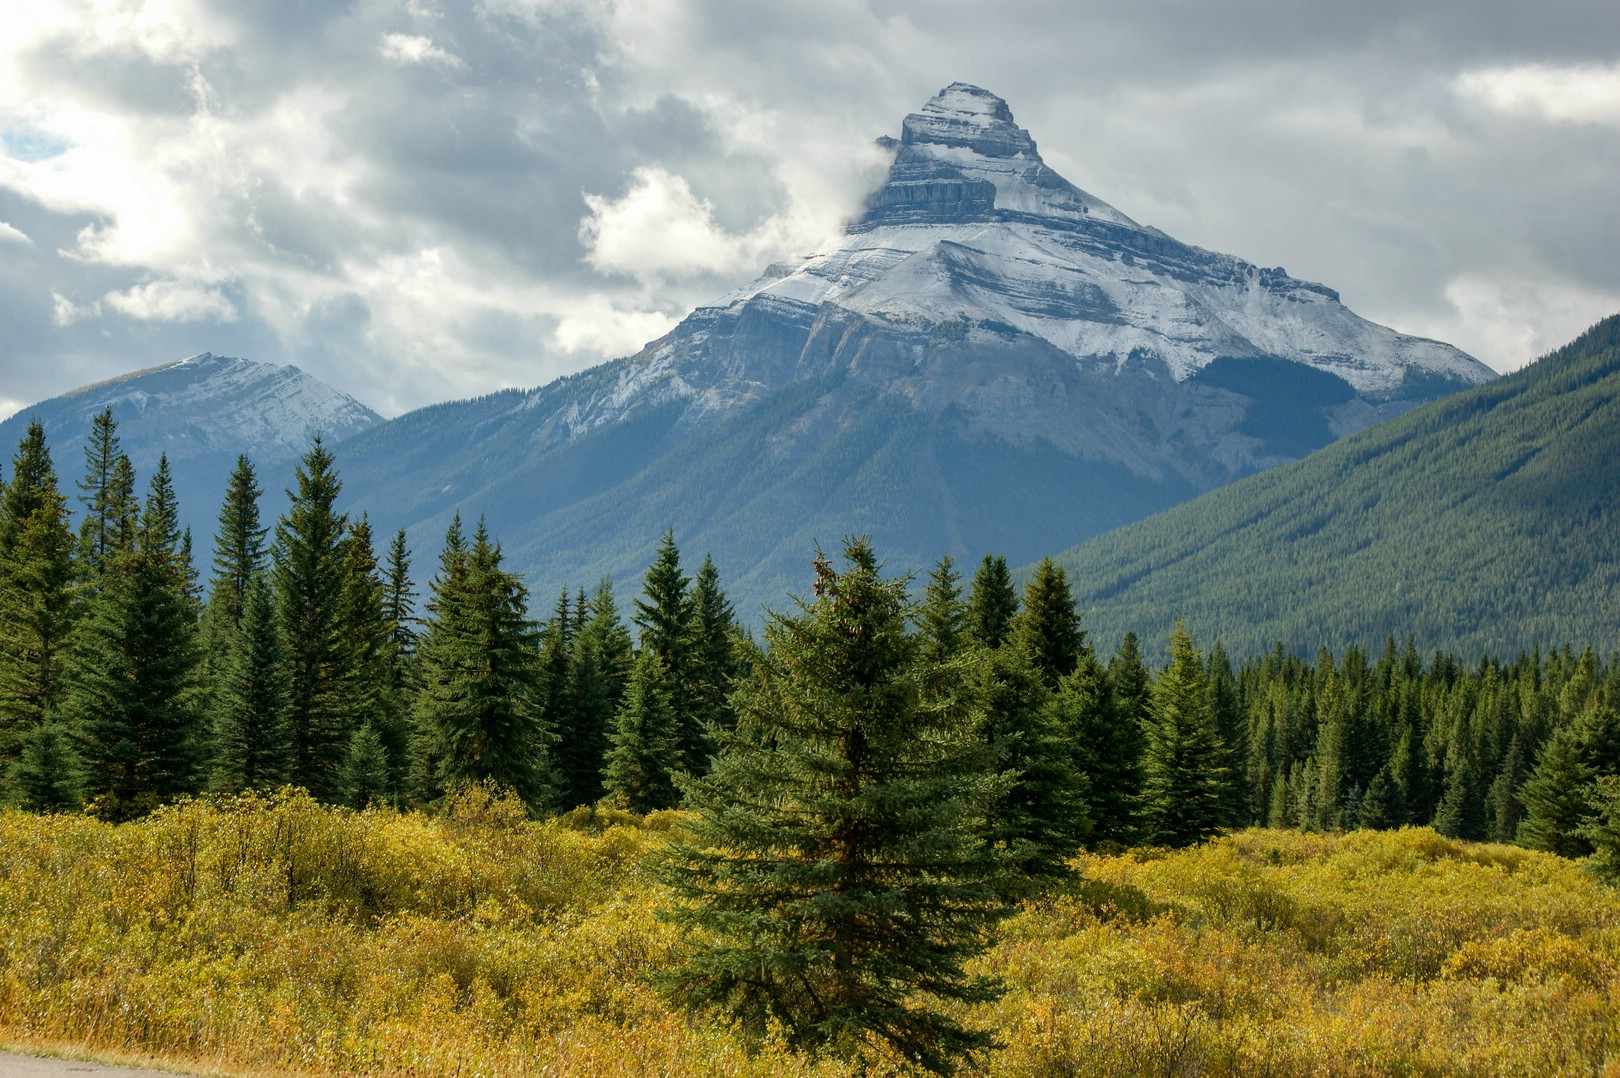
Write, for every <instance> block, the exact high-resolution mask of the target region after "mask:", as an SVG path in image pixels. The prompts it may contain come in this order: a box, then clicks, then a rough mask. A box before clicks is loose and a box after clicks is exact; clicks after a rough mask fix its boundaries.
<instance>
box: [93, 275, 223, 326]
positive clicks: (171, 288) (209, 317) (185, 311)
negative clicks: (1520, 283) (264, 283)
mask: <svg viewBox="0 0 1620 1078" xmlns="http://www.w3.org/2000/svg"><path fill="white" fill-rule="evenodd" d="M103 301H104V302H105V303H106V304H107V306H109V307H111V308H112V309H113V310H115V311H118V312H120V313H122V314H126V315H128V316H129V317H131V318H139V319H141V320H142V321H146V322H234V321H236V319H237V317H238V314H237V310H236V305H235V304H233V303H232V302H231V301H230V300H229V299H227V298H225V296H223V295H221V294H220V292H219V291H218V290H217V289H213V288H203V287H199V286H197V285H194V284H187V283H185V282H183V281H148V282H147V283H145V284H139V285H136V286H135V287H133V288H130V289H127V290H125V291H123V292H109V293H107V295H106V296H104V297H103Z"/></svg>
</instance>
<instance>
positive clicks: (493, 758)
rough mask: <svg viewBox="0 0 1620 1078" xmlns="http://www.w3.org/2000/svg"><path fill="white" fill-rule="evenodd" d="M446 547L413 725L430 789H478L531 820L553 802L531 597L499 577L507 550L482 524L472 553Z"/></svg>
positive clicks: (454, 534)
mask: <svg viewBox="0 0 1620 1078" xmlns="http://www.w3.org/2000/svg"><path fill="white" fill-rule="evenodd" d="M451 527H452V530H451V533H450V534H449V535H448V536H447V537H446V542H445V554H444V556H443V558H442V559H441V565H442V566H443V569H442V571H441V573H440V575H439V576H438V577H437V578H435V580H434V582H433V589H432V598H430V599H429V600H428V604H427V609H428V615H429V617H428V623H427V631H426V632H425V633H424V634H423V636H422V641H421V648H420V658H421V673H422V687H421V690H420V692H419V693H418V695H417V697H416V702H415V708H414V717H415V721H416V725H417V727H418V728H419V729H420V730H421V731H422V732H423V736H424V739H425V745H424V748H425V756H426V759H427V762H428V764H429V767H430V769H431V774H430V780H431V782H432V784H433V786H434V787H436V788H437V789H440V790H443V791H446V792H453V791H455V790H456V789H458V788H460V787H464V786H468V785H471V784H474V783H479V782H486V781H487V782H493V783H495V784H497V785H499V786H504V787H508V788H510V789H511V790H512V791H513V792H515V793H516V794H517V795H518V797H519V798H521V799H522V800H523V803H524V804H525V805H527V806H528V807H529V809H530V811H532V812H539V811H542V810H543V809H545V808H548V807H549V806H550V804H551V802H552V801H553V799H554V796H555V792H556V791H555V786H554V780H553V774H552V770H551V762H550V758H549V755H548V754H549V750H550V742H551V731H550V730H548V729H547V728H546V727H545V724H544V721H543V718H542V715H541V712H540V707H539V701H538V700H537V699H536V697H537V694H538V688H539V680H540V663H539V648H538V641H537V636H538V630H537V629H536V627H535V625H534V623H533V622H532V621H530V620H529V616H528V608H527V599H528V595H527V592H526V590H525V589H524V587H523V585H522V583H521V582H520V581H519V580H518V578H517V577H516V576H515V575H514V574H512V573H509V572H507V571H506V570H504V569H502V568H501V561H502V554H501V549H500V546H499V545H498V544H496V543H494V542H493V541H492V540H491V539H490V537H489V533H488V531H487V529H486V528H485V526H484V523H483V521H479V524H478V530H477V531H476V532H475V533H474V536H473V542H472V546H471V547H470V548H466V549H457V548H458V546H459V544H460V542H461V539H460V534H459V531H460V529H459V522H457V523H456V524H453V525H452V526H451Z"/></svg>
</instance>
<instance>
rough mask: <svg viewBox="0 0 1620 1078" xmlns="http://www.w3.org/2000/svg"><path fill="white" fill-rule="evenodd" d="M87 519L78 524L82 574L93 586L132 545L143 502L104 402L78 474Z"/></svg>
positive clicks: (113, 421) (98, 585) (96, 584)
mask: <svg viewBox="0 0 1620 1078" xmlns="http://www.w3.org/2000/svg"><path fill="white" fill-rule="evenodd" d="M79 501H80V503H82V504H83V506H84V519H83V521H82V522H81V523H80V525H79V540H78V572H79V580H80V582H81V583H82V584H84V585H85V586H86V587H87V588H89V589H90V590H94V589H96V588H98V587H100V581H101V578H102V577H103V576H104V575H106V572H107V568H108V566H109V564H110V563H111V562H112V559H113V558H114V557H115V556H116V554H117V553H118V552H120V551H122V550H126V549H128V547H129V544H130V542H131V539H132V537H133V535H134V531H135V529H134V522H135V519H136V518H137V517H138V516H139V512H140V506H139V503H137V502H136V500H135V471H134V468H133V467H132V466H131V465H130V463H129V458H128V457H126V456H124V454H123V452H122V451H121V450H120V449H119V445H118V423H117V421H116V420H114V419H113V417H112V409H111V408H104V409H102V410H101V412H100V413H99V414H98V415H97V416H96V417H95V419H94V420H92V421H91V429H90V440H89V442H87V443H86V444H85V447H84V478H83V479H81V480H79Z"/></svg>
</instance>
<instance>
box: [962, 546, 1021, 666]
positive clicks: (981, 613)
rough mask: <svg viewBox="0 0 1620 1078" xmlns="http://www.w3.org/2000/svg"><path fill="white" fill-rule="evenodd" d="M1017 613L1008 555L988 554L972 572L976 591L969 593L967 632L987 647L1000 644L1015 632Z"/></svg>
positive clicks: (994, 646)
mask: <svg viewBox="0 0 1620 1078" xmlns="http://www.w3.org/2000/svg"><path fill="white" fill-rule="evenodd" d="M1017 613H1018V592H1017V591H1016V590H1014V588H1013V583H1012V573H1011V572H1010V571H1009V570H1008V568H1007V559H1006V558H1004V557H1002V556H1001V555H1000V554H994V555H991V554H986V555H985V556H984V561H983V562H982V563H980V565H979V571H978V572H976V573H974V574H973V591H972V594H971V595H970V596H969V597H968V632H970V633H972V634H973V639H975V640H977V641H978V642H979V643H980V644H982V645H983V646H984V647H987V648H999V647H1000V646H1001V642H1002V641H1003V640H1005V639H1007V634H1008V633H1010V632H1012V622H1013V616H1014V615H1015V614H1017Z"/></svg>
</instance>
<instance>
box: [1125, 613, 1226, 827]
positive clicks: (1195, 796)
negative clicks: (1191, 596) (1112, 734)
mask: <svg viewBox="0 0 1620 1078" xmlns="http://www.w3.org/2000/svg"><path fill="white" fill-rule="evenodd" d="M1143 735H1144V738H1143V740H1144V742H1145V744H1144V749H1145V752H1144V754H1143V760H1142V772H1143V784H1142V802H1143V812H1142V815H1143V823H1144V827H1145V830H1146V833H1147V837H1148V839H1149V840H1150V841H1151V842H1154V843H1155V844H1159V845H1165V846H1190V845H1193V844H1194V843H1197V842H1202V841H1203V840H1204V839H1206V838H1208V837H1209V836H1211V835H1213V834H1215V833H1216V832H1217V831H1219V830H1221V828H1222V827H1223V826H1224V824H1225V818H1226V805H1225V800H1224V794H1225V785H1226V773H1225V769H1224V767H1223V765H1222V760H1223V759H1224V757H1225V748H1224V746H1222V745H1221V739H1220V735H1219V734H1218V733H1217V732H1216V730H1215V717H1214V716H1213V715H1211V714H1210V710H1209V688H1208V684H1207V682H1206V678H1205V672H1204V664H1203V661H1202V659H1201V658H1200V657H1199V655H1198V652H1197V650H1196V649H1195V648H1194V647H1193V642H1192V638H1191V637H1189V636H1188V635H1187V632H1186V630H1185V629H1183V628H1182V627H1181V625H1180V624H1179V623H1178V624H1177V625H1176V627H1175V630H1174V631H1173V632H1172V633H1171V635H1170V665H1169V666H1167V667H1166V668H1165V669H1164V670H1163V671H1162V672H1161V673H1160V674H1159V676H1158V678H1156V679H1155V680H1154V682H1153V689H1152V697H1151V700H1150V703H1149V705H1148V721H1147V724H1146V725H1145V726H1144V728H1143Z"/></svg>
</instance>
